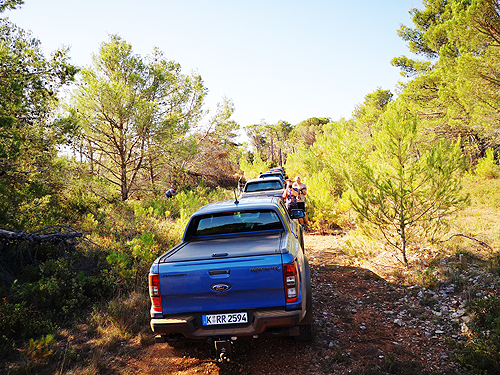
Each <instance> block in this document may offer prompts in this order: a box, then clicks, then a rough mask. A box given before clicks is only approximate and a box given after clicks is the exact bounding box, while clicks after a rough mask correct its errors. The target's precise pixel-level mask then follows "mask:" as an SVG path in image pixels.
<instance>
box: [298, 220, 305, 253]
mask: <svg viewBox="0 0 500 375" xmlns="http://www.w3.org/2000/svg"><path fill="white" fill-rule="evenodd" d="M299 228H300V229H299V243H300V247H301V248H302V252H303V253H304V254H305V253H306V249H305V247H304V228H303V227H302V225H301V224H299Z"/></svg>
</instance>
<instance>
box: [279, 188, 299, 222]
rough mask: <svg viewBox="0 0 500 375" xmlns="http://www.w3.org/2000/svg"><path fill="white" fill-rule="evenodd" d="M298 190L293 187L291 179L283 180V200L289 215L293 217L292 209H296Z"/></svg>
mask: <svg viewBox="0 0 500 375" xmlns="http://www.w3.org/2000/svg"><path fill="white" fill-rule="evenodd" d="M298 195H299V192H298V191H297V190H296V189H294V188H293V184H292V181H290V180H287V181H286V182H285V190H284V191H283V200H284V201H285V206H286V208H287V210H288V214H289V215H290V217H293V215H292V210H295V209H297V197H298Z"/></svg>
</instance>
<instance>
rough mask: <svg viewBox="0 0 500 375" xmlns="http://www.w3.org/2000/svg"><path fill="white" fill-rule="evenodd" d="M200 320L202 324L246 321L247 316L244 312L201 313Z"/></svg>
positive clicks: (210, 324) (211, 324)
mask: <svg viewBox="0 0 500 375" xmlns="http://www.w3.org/2000/svg"><path fill="white" fill-rule="evenodd" d="M202 322H203V325H204V326H213V325H219V324H238V323H248V317H247V313H246V312H241V313H228V314H213V315H202Z"/></svg>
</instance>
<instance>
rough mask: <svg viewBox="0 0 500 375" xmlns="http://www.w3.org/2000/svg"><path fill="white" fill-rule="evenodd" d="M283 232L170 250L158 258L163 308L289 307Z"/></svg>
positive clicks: (167, 311)
mask: <svg viewBox="0 0 500 375" xmlns="http://www.w3.org/2000/svg"><path fill="white" fill-rule="evenodd" d="M280 237H281V235H280V233H274V234H268V235H264V236H262V235H259V236H246V237H240V238H238V239H235V238H232V239H231V240H230V241H229V242H227V243H226V242H225V241H227V239H225V238H221V239H213V240H209V241H206V240H205V241H200V242H190V243H187V244H186V245H185V246H184V247H183V248H181V249H174V251H173V252H172V254H169V253H167V254H166V256H165V257H164V258H163V259H162V260H161V261H160V263H159V264H158V267H159V268H158V271H159V278H160V293H161V296H162V304H163V313H164V314H179V313H189V312H203V311H205V312H216V311H233V310H242V309H246V308H252V309H258V308H283V307H284V306H285V294H284V281H283V270H282V255H281V251H280V248H279V246H280V242H281V240H280ZM226 245H228V246H226ZM214 249H215V250H214ZM263 296H264V298H263Z"/></svg>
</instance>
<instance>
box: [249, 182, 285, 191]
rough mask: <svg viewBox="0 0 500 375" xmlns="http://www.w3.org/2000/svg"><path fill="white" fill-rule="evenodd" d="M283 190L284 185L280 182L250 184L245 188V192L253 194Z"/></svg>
mask: <svg viewBox="0 0 500 375" xmlns="http://www.w3.org/2000/svg"><path fill="white" fill-rule="evenodd" d="M279 189H283V185H282V184H281V183H280V182H279V181H259V182H252V183H248V184H247V186H246V187H245V192H247V193H251V192H254V191H266V190H279Z"/></svg>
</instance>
